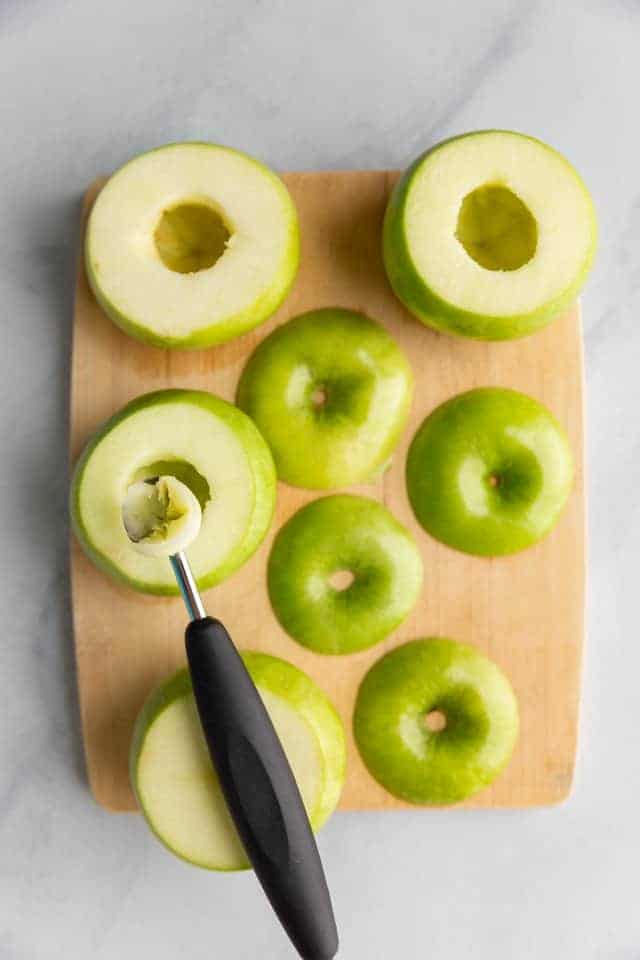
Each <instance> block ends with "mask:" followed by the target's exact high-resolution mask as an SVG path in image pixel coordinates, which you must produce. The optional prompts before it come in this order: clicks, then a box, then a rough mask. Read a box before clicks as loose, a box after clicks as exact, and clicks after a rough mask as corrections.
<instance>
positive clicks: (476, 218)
mask: <svg viewBox="0 0 640 960" xmlns="http://www.w3.org/2000/svg"><path fill="white" fill-rule="evenodd" d="M596 240H597V225H596V218H595V212H594V209H593V203H592V201H591V198H590V196H589V193H588V192H587V189H586V187H585V185H584V183H583V182H582V180H581V179H580V177H579V176H578V174H577V173H576V171H575V170H574V169H573V167H572V166H571V164H570V163H569V162H568V161H567V160H566V159H565V158H564V157H563V156H561V155H560V154H559V153H557V152H556V151H555V150H553V149H552V148H551V147H549V146H547V145H546V144H544V143H541V142H540V141H539V140H534V139H533V138H532V137H527V136H524V135H523V134H519V133H511V132H509V131H505V130H486V131H481V132H476V133H469V134H466V135H464V136H460V137H454V138H453V139H451V140H445V141H444V142H443V143H441V144H438V145H437V146H436V147H433V148H432V149H431V150H428V151H427V152H426V153H423V154H422V155H421V156H420V157H418V159H417V160H416V161H415V162H414V163H413V164H412V165H411V166H410V167H409V169H408V170H407V171H406V172H405V173H404V175H403V176H402V177H401V179H400V180H399V181H398V183H397V184H396V186H395V187H394V190H393V192H392V195H391V198H390V200H389V204H388V207H387V211H386V215H385V221H384V239H383V253H384V261H385V266H386V270H387V275H388V277H389V280H390V282H391V285H392V287H393V289H394V291H395V293H396V295H397V296H398V297H399V299H400V300H402V302H403V303H404V305H405V306H406V307H407V309H408V310H409V311H410V312H411V313H412V314H413V315H414V316H415V317H417V318H418V319H419V320H421V321H422V322H423V323H425V324H427V325H429V326H431V327H434V328H435V329H436V330H440V331H443V332H445V333H451V334H457V335H460V336H465V337H474V338H476V339H480V340H508V339H512V338H514V337H522V336H525V335H528V334H531V333H533V332H534V331H535V330H537V329H539V328H540V327H542V326H544V325H545V324H546V323H548V322H549V321H551V320H553V319H554V318H555V317H557V316H558V315H559V314H561V313H562V312H563V311H564V310H566V309H567V308H568V307H569V306H570V305H571V304H572V303H573V301H574V300H575V298H576V297H577V295H578V293H579V291H580V289H581V287H582V285H583V284H584V281H585V280H586V278H587V275H588V273H589V270H590V268H591V264H592V261H593V257H594V253H595V248H596Z"/></svg>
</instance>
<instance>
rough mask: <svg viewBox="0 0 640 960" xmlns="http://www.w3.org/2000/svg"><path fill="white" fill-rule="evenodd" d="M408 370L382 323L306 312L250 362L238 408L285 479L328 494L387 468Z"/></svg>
mask: <svg viewBox="0 0 640 960" xmlns="http://www.w3.org/2000/svg"><path fill="white" fill-rule="evenodd" d="M412 384H413V381H412V376H411V371H410V368H409V365H408V363H407V361H406V359H405V357H404V355H403V353H402V351H401V350H400V348H399V347H398V346H397V344H396V342H395V341H394V340H393V339H392V337H390V336H389V334H388V333H387V332H386V330H384V329H383V328H382V327H381V326H379V324H377V323H374V321H373V320H370V319H369V318H368V317H365V316H363V315H362V314H360V313H354V312H353V311H351V310H341V309H338V308H331V309H325V310H315V311H312V312H310V313H305V314H303V315H301V316H299V317H296V318H295V319H293V320H290V321H289V322H288V323H286V324H284V325H283V326H281V327H278V329H276V330H274V332H273V333H271V334H270V335H269V336H268V337H267V338H266V339H265V340H263V341H262V343H261V344H260V345H259V346H258V348H257V349H256V350H255V351H254V353H253V354H252V356H251V357H250V359H249V361H248V363H247V365H246V367H245V369H244V371H243V373H242V377H241V379H240V383H239V385H238V393H237V402H238V405H239V406H240V407H241V408H242V409H243V410H245V411H246V412H247V413H248V414H249V416H250V417H251V418H252V419H253V420H254V421H255V422H256V423H257V425H258V427H259V429H260V430H261V432H262V434H263V436H264V437H265V439H266V441H267V443H268V444H269V446H270V447H271V451H272V453H273V456H274V460H275V463H276V469H277V471H278V476H279V478H280V479H281V480H284V481H285V482H286V483H290V484H292V485H293V486H296V487H307V488H310V489H314V490H327V489H334V488H336V487H341V486H348V485H350V484H354V483H367V482H370V481H371V480H372V479H373V477H374V476H375V475H376V474H377V473H379V472H380V470H381V469H383V468H384V467H385V465H386V464H387V463H388V460H389V457H390V456H391V453H392V451H393V448H394V447H395V445H396V443H397V442H398V439H399V437H400V433H401V432H402V428H403V426H404V424H405V421H406V417H407V414H408V411H409V406H410V403H411V394H412Z"/></svg>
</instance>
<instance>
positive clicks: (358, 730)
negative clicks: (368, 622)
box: [353, 637, 519, 806]
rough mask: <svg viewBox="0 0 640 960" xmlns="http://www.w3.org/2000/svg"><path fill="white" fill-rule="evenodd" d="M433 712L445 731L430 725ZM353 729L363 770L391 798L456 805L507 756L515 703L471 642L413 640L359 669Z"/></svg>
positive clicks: (516, 726) (503, 681)
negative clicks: (362, 671) (441, 718)
mask: <svg viewBox="0 0 640 960" xmlns="http://www.w3.org/2000/svg"><path fill="white" fill-rule="evenodd" d="M432 711H437V712H438V713H441V714H443V715H444V718H445V721H446V726H445V727H444V729H442V730H437V731H432V730H431V729H429V726H428V725H427V722H426V717H427V716H428V714H430V713H431V712H432ZM353 729H354V735H355V739H356V743H357V746H358V749H359V751H360V754H361V756H362V759H363V760H364V762H365V764H366V766H367V768H368V770H369V772H370V773H371V775H372V776H373V777H374V779H375V780H377V781H378V782H379V783H381V784H382V786H383V787H385V788H386V789H387V790H388V791H389V792H390V793H392V794H393V795H394V796H396V797H400V798H401V799H402V800H406V801H407V802H408V803H415V804H424V805H436V806H439V805H446V804H452V803H459V802H460V801H462V800H465V799H467V797H470V796H472V795H473V794H475V793H477V792H478V791H479V790H481V789H482V788H483V787H486V786H487V785H488V784H490V783H491V782H492V781H493V780H494V779H495V778H496V777H497V776H498V774H499V773H500V772H501V771H502V770H503V769H504V767H505V766H506V764H507V763H508V762H509V759H510V757H511V755H512V753H513V749H514V747H515V744H516V741H517V739H518V730H519V719H518V702H517V699H516V696H515V694H514V692H513V689H512V687H511V684H510V683H509V681H508V679H507V678H506V676H505V675H504V673H502V671H501V670H500V669H499V668H498V666H497V665H496V664H495V663H493V662H492V661H491V660H488V659H487V658H486V657H484V656H482V655H481V654H480V653H479V652H478V651H477V650H475V649H474V648H473V647H471V646H467V645H466V644H462V643H458V642H456V641H455V640H449V639H446V638H444V637H431V638H427V639H420V640H412V641H410V642H409V643H405V644H403V645H402V646H401V647H397V648H396V649H395V650H392V651H391V652H390V653H388V654H386V655H385V656H384V657H382V658H381V659H380V660H378V661H377V662H376V663H375V664H374V665H373V666H372V667H371V669H370V670H369V672H368V673H367V674H366V676H365V678H364V680H363V681H362V684H361V686H360V689H359V691H358V696H357V700H356V706H355V712H354V719H353Z"/></svg>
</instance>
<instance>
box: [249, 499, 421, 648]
mask: <svg viewBox="0 0 640 960" xmlns="http://www.w3.org/2000/svg"><path fill="white" fill-rule="evenodd" d="M267 578H268V586H269V597H270V599H271V605H272V607H273V610H274V612H275V614H276V616H277V618H278V620H279V621H280V623H281V624H282V626H283V627H284V629H285V630H286V631H287V633H289V634H290V635H291V636H292V637H293V638H294V639H295V640H297V641H298V642H299V643H301V644H303V645H304V646H305V647H309V648H310V649H311V650H315V651H316V652H317V653H353V652H354V651H356V650H363V649H365V648H366V647H370V646H372V645H373V644H374V643H378V642H379V641H380V640H384V638H385V637H386V636H388V634H390V633H391V631H392V630H394V629H395V628H396V627H397V626H398V624H399V623H400V622H401V621H402V620H404V618H405V617H406V616H407V614H408V613H409V612H410V611H411V609H412V607H413V606H414V604H415V602H416V600H417V599H418V594H419V593H420V588H421V586H422V560H421V558H420V553H419V551H418V548H417V547H416V545H415V543H414V540H413V538H412V536H411V534H410V533H409V531H408V530H406V529H405V528H404V527H403V526H402V525H401V524H400V523H398V521H397V520H396V519H395V517H393V515H392V514H391V513H390V512H389V511H388V510H387V509H386V507H384V506H382V504H381V503H378V502H377V501H375V500H369V499H367V498H365V497H354V496H350V495H348V494H335V495H333V496H330V497H324V498H322V499H320V500H315V501H313V502H312V503H309V504H307V506H306V507H303V508H302V509H301V510H299V511H298V512H297V513H296V514H294V516H293V517H291V519H290V520H289V521H288V522H287V523H286V524H285V525H284V527H282V529H281V530H280V531H279V533H278V535H277V537H276V539H275V542H274V544H273V548H272V550H271V555H270V557H269V564H268V570H267Z"/></svg>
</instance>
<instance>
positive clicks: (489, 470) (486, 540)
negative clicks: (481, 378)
mask: <svg viewBox="0 0 640 960" xmlns="http://www.w3.org/2000/svg"><path fill="white" fill-rule="evenodd" d="M572 483H573V458H572V456H571V450H570V448H569V443H568V441H567V438H566V436H565V433H564V431H563V430H562V428H561V426H560V424H559V423H558V422H557V420H556V419H555V418H554V417H553V416H552V414H551V413H550V412H549V410H547V408H546V407H544V406H543V405H542V404H541V403H538V401H537V400H534V399H533V398H532V397H528V396H526V395H525V394H524V393H518V392H517V391H515V390H505V389H501V388H498V387H485V388H480V389H477V390H470V391H469V392H468V393H462V394H460V395H459V396H457V397H453V398H452V399H451V400H447V401H446V403H443V404H442V405H441V406H439V407H437V408H436V409H435V410H434V411H433V413H431V414H430V415H429V416H428V417H427V418H426V420H424V422H423V423H422V426H421V427H420V428H419V430H418V432H417V433H416V435H415V437H414V438H413V441H412V443H411V447H410V449H409V455H408V457H407V489H408V492H409V499H410V501H411V505H412V507H413V510H414V513H415V515H416V517H417V518H418V520H419V521H420V523H421V524H422V526H423V527H424V529H425V530H426V531H427V532H428V533H430V534H431V535H432V536H433V537H435V538H436V540H440V541H441V542H442V543H446V544H448V545H449V546H450V547H455V548H456V549H457V550H462V551H464V552H465V553H474V554H480V555H482V556H499V555H502V554H508V553H515V552H517V551H518V550H523V549H524V548H525V547H529V546H531V545H532V544H534V543H536V542H537V541H538V540H540V539H541V538H542V537H544V536H545V535H546V534H547V533H548V532H549V531H550V530H551V528H552V527H553V526H554V524H555V523H556V521H557V520H558V518H559V516H560V513H561V512H562V509H563V507H564V505H565V503H566V500H567V497H568V496H569V493H570V491H571V487H572Z"/></svg>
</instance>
